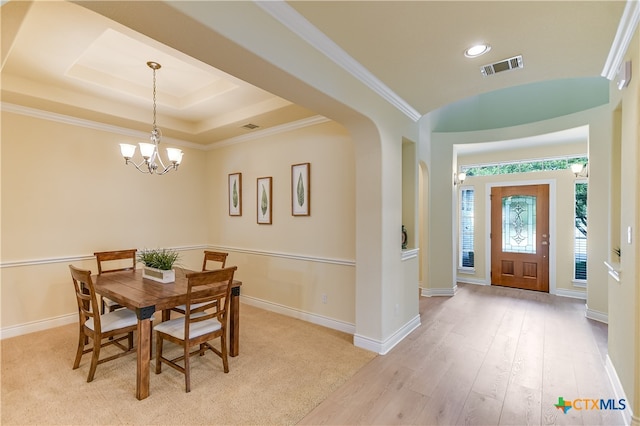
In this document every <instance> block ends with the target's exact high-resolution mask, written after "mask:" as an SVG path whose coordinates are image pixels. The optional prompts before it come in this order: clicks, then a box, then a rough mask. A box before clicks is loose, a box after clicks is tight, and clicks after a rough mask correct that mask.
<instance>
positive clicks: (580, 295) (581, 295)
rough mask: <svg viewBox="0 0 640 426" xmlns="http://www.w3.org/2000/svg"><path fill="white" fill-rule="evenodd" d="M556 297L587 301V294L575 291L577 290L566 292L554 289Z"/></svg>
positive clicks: (562, 289) (565, 290) (564, 289)
mask: <svg viewBox="0 0 640 426" xmlns="http://www.w3.org/2000/svg"><path fill="white" fill-rule="evenodd" d="M556 296H562V297H570V298H572V299H582V300H587V292H585V291H577V290H567V289H566V288H556Z"/></svg>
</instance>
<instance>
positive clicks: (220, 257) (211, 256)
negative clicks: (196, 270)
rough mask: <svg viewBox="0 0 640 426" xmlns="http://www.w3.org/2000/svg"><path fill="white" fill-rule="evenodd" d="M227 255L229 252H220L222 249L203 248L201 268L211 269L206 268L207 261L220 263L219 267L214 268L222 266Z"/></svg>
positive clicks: (225, 261) (204, 269)
mask: <svg viewBox="0 0 640 426" xmlns="http://www.w3.org/2000/svg"><path fill="white" fill-rule="evenodd" d="M227 256H229V253H225V252H222V251H211V250H205V251H204V260H203V261H202V270H203V271H211V270H212V269H210V268H207V263H208V262H218V263H220V265H219V268H215V269H222V268H224V265H225V264H226V263H227Z"/></svg>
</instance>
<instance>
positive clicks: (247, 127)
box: [242, 123, 260, 130]
mask: <svg viewBox="0 0 640 426" xmlns="http://www.w3.org/2000/svg"><path fill="white" fill-rule="evenodd" d="M258 127H260V126H258V125H257V124H252V123H249V124H245V125H244V126H242V128H243V129H248V130H253V129H257V128H258Z"/></svg>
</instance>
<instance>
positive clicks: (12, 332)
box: [0, 312, 78, 340]
mask: <svg viewBox="0 0 640 426" xmlns="http://www.w3.org/2000/svg"><path fill="white" fill-rule="evenodd" d="M77 322H78V313H77V312H74V313H72V314H66V315H60V316H59V317H54V318H47V319H44V320H38V321H32V322H28V323H26V324H19V325H12V326H9V327H5V328H2V329H1V330H0V340H1V339H8V338H10V337H16V336H22V335H23V334H28V333H34V332H36V331H43V330H48V329H50V328H54V327H60V326H62V325H68V324H73V323H77Z"/></svg>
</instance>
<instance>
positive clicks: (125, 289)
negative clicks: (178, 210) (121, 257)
mask: <svg viewBox="0 0 640 426" xmlns="http://www.w3.org/2000/svg"><path fill="white" fill-rule="evenodd" d="M189 272H192V271H189V270H186V269H176V279H175V282H172V283H166V284H164V283H160V282H157V281H153V280H150V279H147V278H143V277H142V270H141V269H136V270H134V271H121V272H110V273H105V274H101V275H94V276H93V277H92V280H93V283H94V288H95V291H96V293H98V294H100V295H102V296H105V297H108V298H109V299H111V300H113V301H114V302H117V303H118V304H120V305H122V306H124V307H126V308H129V309H131V310H132V311H134V312H135V313H136V316H137V317H138V330H137V333H136V334H137V336H136V348H137V357H138V360H137V371H136V398H138V399H140V400H141V399H145V398H147V397H148V396H149V366H150V358H151V317H153V315H154V314H155V312H157V311H162V312H163V319H164V318H166V316H167V315H166V313H168V311H169V310H170V309H171V308H175V307H176V306H179V305H184V304H185V303H186V302H187V278H186V274H187V273H189ZM221 285H224V283H221ZM241 285H242V282H241V281H238V280H233V287H232V288H231V300H230V303H229V355H231V356H237V355H238V353H239V345H240V341H239V337H240V336H239V333H240V286H241ZM205 291H206V290H205ZM194 295H197V293H194Z"/></svg>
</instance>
